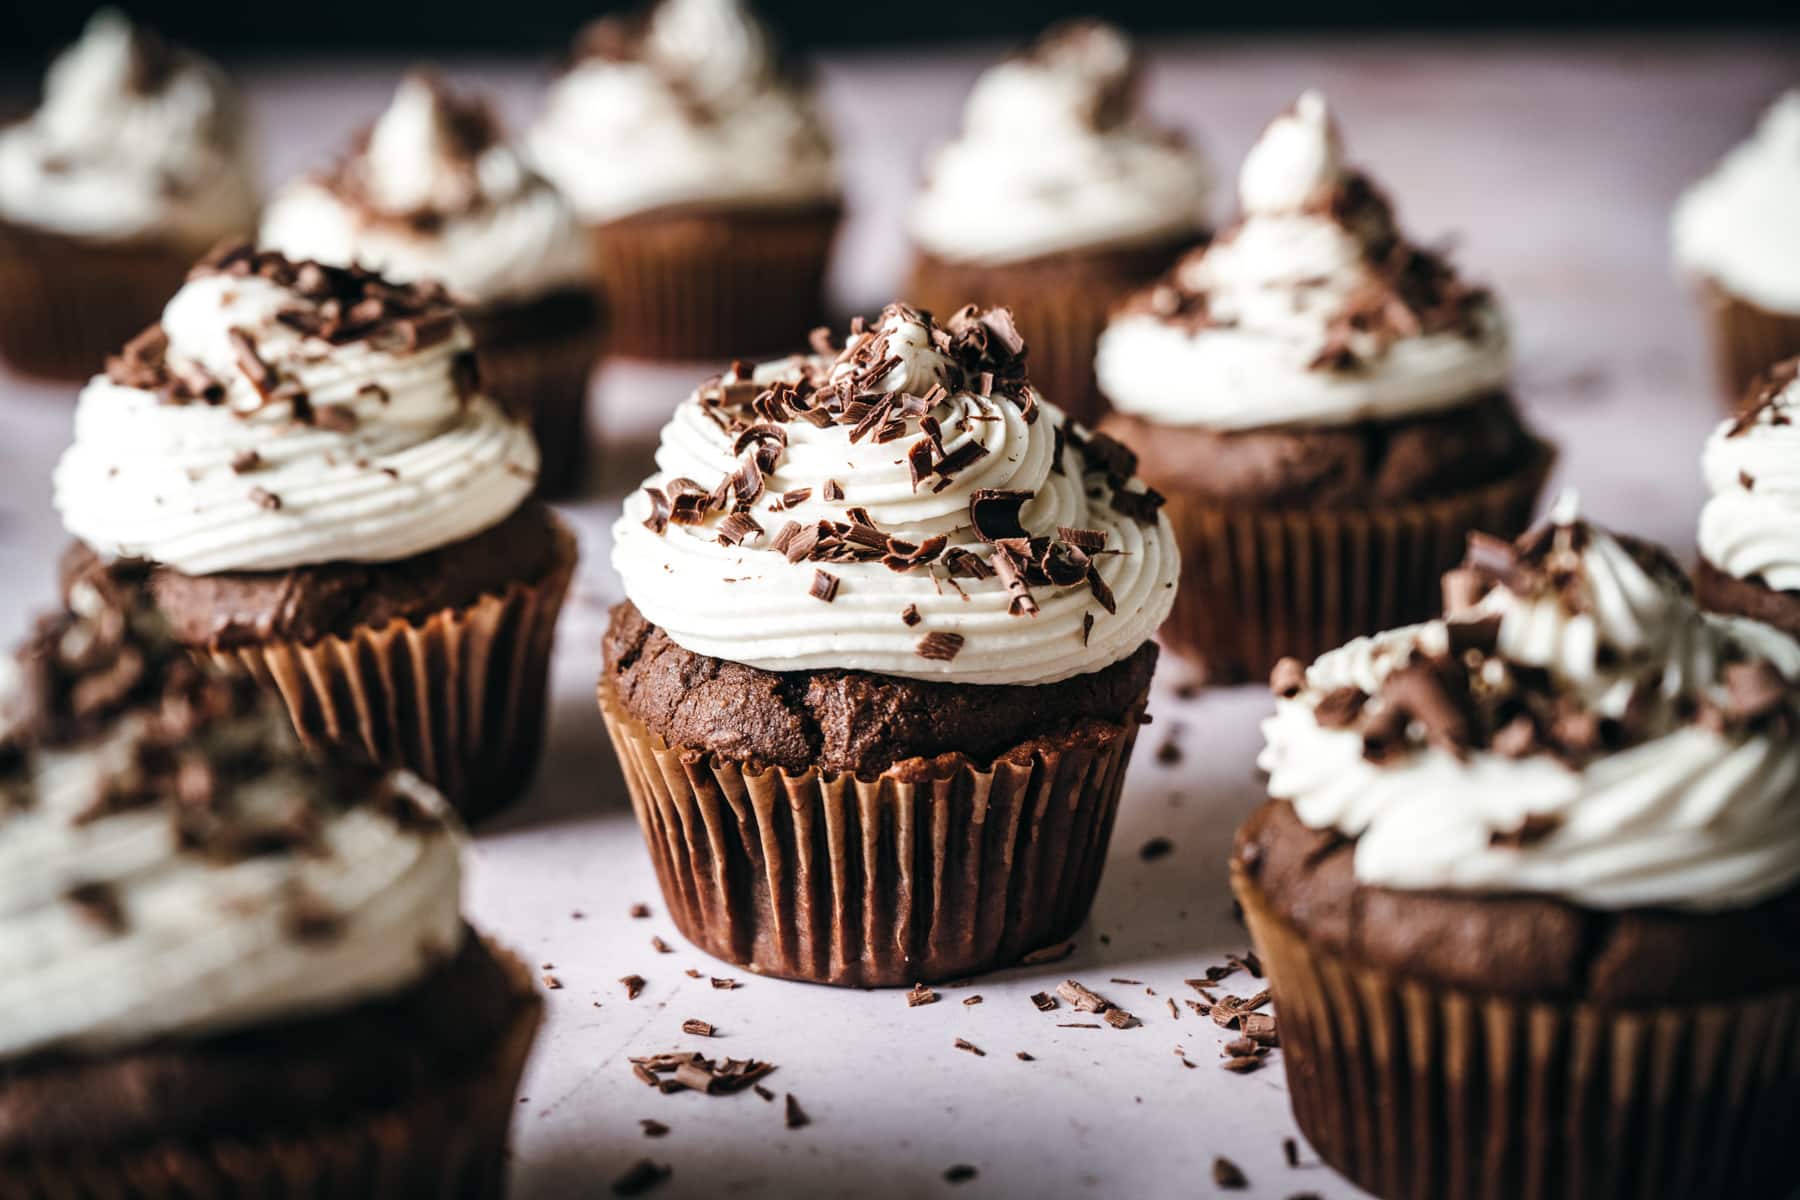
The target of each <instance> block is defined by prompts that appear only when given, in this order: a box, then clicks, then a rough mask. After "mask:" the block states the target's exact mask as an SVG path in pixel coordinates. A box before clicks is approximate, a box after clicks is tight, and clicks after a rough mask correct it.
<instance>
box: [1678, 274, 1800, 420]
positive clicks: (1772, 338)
mask: <svg viewBox="0 0 1800 1200" xmlns="http://www.w3.org/2000/svg"><path fill="white" fill-rule="evenodd" d="M1700 302H1701V305H1702V306H1703V307H1704V308H1705V310H1706V324H1707V333H1708V337H1709V340H1710V341H1711V344H1712V356H1713V369H1714V371H1715V373H1716V374H1717V376H1718V381H1719V393H1720V397H1721V399H1723V401H1724V402H1725V406H1726V407H1727V408H1728V409H1730V410H1732V411H1733V412H1735V411H1737V409H1738V408H1739V407H1740V406H1742V405H1743V404H1744V402H1745V399H1746V397H1747V395H1748V394H1749V391H1750V386H1751V385H1752V384H1753V383H1755V382H1756V380H1757V377H1758V376H1760V375H1761V374H1762V373H1763V372H1764V371H1767V370H1768V369H1769V368H1770V367H1772V366H1774V365H1775V364H1776V363H1778V362H1780V361H1782V360H1783V359H1788V358H1793V357H1794V356H1795V355H1800V313H1779V312H1771V311H1770V310H1768V309H1766V308H1761V307H1758V306H1757V305H1755V304H1751V303H1750V302H1749V301H1747V300H1740V299H1738V298H1737V297H1736V296H1733V295H1732V294H1731V293H1729V292H1727V291H1726V290H1725V289H1724V288H1722V287H1720V286H1719V285H1718V284H1717V283H1715V282H1713V281H1712V280H1703V281H1702V282H1701V284H1700Z"/></svg>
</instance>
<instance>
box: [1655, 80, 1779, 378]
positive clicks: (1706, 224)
mask: <svg viewBox="0 0 1800 1200" xmlns="http://www.w3.org/2000/svg"><path fill="white" fill-rule="evenodd" d="M1796 207H1800V88H1796V89H1794V90H1793V91H1790V92H1788V93H1787V94H1786V95H1784V96H1782V97H1781V98H1780V99H1778V100H1776V101H1775V103H1774V104H1773V105H1772V106H1771V107H1770V108H1769V111H1768V113H1767V114H1766V115H1765V116H1764V117H1763V119H1762V124H1761V125H1759V126H1758V127H1757V130H1756V134H1755V136H1753V137H1752V138H1750V140H1749V141H1747V142H1745V143H1744V144H1743V145H1741V146H1739V147H1737V148H1736V149H1735V150H1733V151H1731V153H1729V154H1727V155H1726V156H1725V158H1724V161H1722V162H1721V163H1719V165H1718V166H1717V167H1716V168H1714V169H1713V172H1712V174H1710V175H1708V176H1707V177H1706V178H1705V179H1702V180H1701V181H1700V182H1699V183H1696V184H1694V185H1693V186H1692V187H1690V188H1689V189H1688V190H1687V192H1686V193H1685V194H1683V195H1682V197H1681V203H1680V204H1679V205H1678V206H1677V208H1676V210H1675V258H1676V261H1677V263H1678V264H1679V266H1680V268H1681V270H1682V273H1683V274H1684V275H1686V276H1687V277H1688V279H1689V281H1690V282H1691V283H1692V284H1693V286H1694V288H1695V289H1696V291H1697V292H1698V293H1699V298H1700V302H1701V305H1702V307H1703V308H1704V309H1705V311H1706V323H1707V331H1708V334H1709V335H1710V338H1711V341H1712V349H1713V359H1714V363H1715V366H1716V369H1717V372H1718V377H1719V391H1720V394H1721V396H1722V397H1723V398H1724V400H1725V403H1726V404H1727V405H1729V406H1733V407H1735V406H1736V405H1737V404H1738V403H1739V402H1740V401H1741V400H1742V399H1743V398H1744V392H1745V389H1746V388H1748V387H1749V386H1750V384H1751V382H1752V381H1753V380H1755V379H1756V377H1757V376H1759V375H1761V374H1762V373H1763V371H1765V370H1767V369H1768V368H1769V367H1770V366H1771V365H1773V364H1774V363H1776V362H1778V361H1780V360H1781V359H1784V358H1790V357H1792V356H1793V355H1796V354H1800V223H1796V222H1795V220H1794V210H1795V209H1796Z"/></svg>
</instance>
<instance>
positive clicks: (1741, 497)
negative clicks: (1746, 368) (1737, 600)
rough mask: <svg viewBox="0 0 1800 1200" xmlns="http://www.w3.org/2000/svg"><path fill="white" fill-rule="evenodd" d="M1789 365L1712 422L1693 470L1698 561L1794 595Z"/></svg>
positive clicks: (1797, 570)
mask: <svg viewBox="0 0 1800 1200" xmlns="http://www.w3.org/2000/svg"><path fill="white" fill-rule="evenodd" d="M1792 367H1793V364H1789V369H1788V370H1787V371H1786V372H1784V377H1783V378H1780V379H1771V381H1770V382H1769V383H1768V384H1767V391H1768V395H1767V396H1766V398H1765V399H1763V401H1762V402H1761V403H1760V404H1757V405H1756V406H1754V407H1753V408H1751V409H1748V410H1746V412H1745V414H1744V415H1743V416H1741V417H1737V418H1733V419H1731V420H1726V421H1722V422H1720V424H1719V426H1718V428H1716V429H1714V430H1713V432H1712V436H1711V437H1709V438H1707V440H1706V449H1705V451H1704V452H1703V453H1702V455H1701V459H1700V466H1701V470H1702V472H1703V473H1704V474H1705V476H1706V486H1707V488H1708V489H1709V490H1710V491H1711V492H1712V497H1711V498H1710V499H1709V500H1707V502H1706V507H1704V508H1702V509H1701V510H1700V556H1701V557H1702V558H1704V559H1705V560H1706V561H1707V562H1709V563H1711V564H1712V565H1713V566H1714V567H1716V568H1718V569H1719V570H1721V571H1723V572H1724V573H1725V574H1727V575H1731V576H1734V577H1735V578H1738V579H1757V580H1761V581H1762V582H1763V583H1764V584H1766V585H1768V586H1769V587H1771V588H1774V589H1775V590H1776V591H1778V592H1792V591H1800V428H1797V427H1796V426H1795V425H1794V424H1793V422H1794V419H1795V415H1796V412H1800V379H1797V378H1795V376H1794V374H1793V370H1792Z"/></svg>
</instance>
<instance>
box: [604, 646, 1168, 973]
mask: <svg viewBox="0 0 1800 1200" xmlns="http://www.w3.org/2000/svg"><path fill="white" fill-rule="evenodd" d="M599 701H600V711H601V715H602V716H603V717H604V718H605V720H606V726H607V730H608V732H609V733H610V734H611V735H612V741H613V746H614V748H615V749H616V750H617V752H618V756H619V762H620V764H621V766H622V767H623V769H624V772H625V780H626V784H627V787H628V789H629V790H630V793H631V802H632V807H633V809H634V810H635V811H636V813H637V818H638V823H639V825H640V826H641V827H642V829H643V831H644V839H645V841H646V842H647V843H648V846H649V849H650V855H651V859H652V861H653V862H654V864H655V866H656V874H657V880H658V882H659V883H660V884H661V886H662V892H663V899H664V902H665V903H666V904H667V905H668V908H669V912H670V915H671V916H672V917H673V918H674V920H675V924H676V926H677V928H679V929H680V930H681V932H682V935H683V936H684V937H686V938H687V939H688V940H690V941H692V942H694V943H695V944H696V945H698V946H700V947H701V948H702V949H704V950H706V951H707V952H708V953H710V954H713V955H715V956H717V957H719V958H722V959H725V960H726V961H728V962H732V963H735V964H737V965H738V966H741V967H743V968H745V969H747V970H751V971H755V972H757V973H759V974H763V975H774V976H779V977H781V978H786V979H799V980H806V981H809V982H814V983H832V984H844V985H856V986H865V987H866V986H905V985H907V984H911V983H915V982H919V981H929V980H941V979H952V978H958V977H961V976H966V975H970V974H973V973H976V972H980V971H986V970H992V969H994V968H997V967H1002V966H1006V965H1008V964H1010V963H1014V962H1017V961H1018V960H1019V959H1020V958H1022V957H1023V956H1025V955H1026V954H1028V953H1030V952H1031V951H1032V950H1035V949H1038V948H1039V947H1042V946H1044V945H1048V944H1050V943H1053V942H1056V941H1058V940H1061V939H1063V938H1066V937H1068V936H1069V935H1070V934H1072V933H1073V932H1074V931H1075V930H1076V929H1077V928H1078V927H1079V926H1080V925H1081V923H1082V921H1084V920H1085V919H1086V917H1087V913H1088V909H1089V908H1090V907H1091V905H1092V904H1093V899H1094V893H1095V891H1096V890H1097V889H1098V887H1099V882H1100V872H1101V868H1102V867H1103V865H1104V863H1105V860H1106V847H1107V843H1108V841H1109V840H1110V839H1111V836H1112V826H1113V820H1114V817H1115V814H1116V813H1117V810H1118V803H1119V795H1120V792H1121V789H1122V785H1123V782H1124V777H1125V768H1126V764H1127V763H1128V761H1129V760H1130V757H1131V750H1132V746H1133V744H1134V743H1135V741H1136V739H1137V726H1138V722H1139V717H1140V714H1141V712H1142V701H1141V700H1140V701H1139V703H1138V705H1137V706H1136V708H1134V710H1133V711H1131V712H1129V713H1127V714H1126V715H1125V718H1124V719H1123V720H1122V721H1119V722H1117V723H1110V722H1104V721H1096V720H1090V721H1084V722H1081V723H1079V724H1077V725H1076V726H1075V727H1074V728H1072V729H1071V730H1069V731H1068V732H1066V733H1063V734H1059V735H1055V736H1050V737H1043V738H1037V739H1033V740H1030V741H1027V742H1024V743H1021V744H1020V745H1018V746H1016V747H1014V748H1013V749H1012V750H1010V751H1008V752H1007V753H1005V754H1002V755H999V756H997V757H996V758H995V759H994V761H992V762H991V763H988V764H986V765H985V766H981V765H977V764H975V763H972V762H970V761H969V760H968V759H967V758H965V757H964V756H962V755H957V754H946V755H940V756H939V757H937V758H935V759H910V760H907V761H904V762H900V763H897V764H895V765H894V766H893V767H890V768H889V769H888V770H886V771H883V772H881V773H880V774H879V775H877V776H874V777H873V778H866V779H865V778H858V777H856V776H855V775H852V774H848V773H844V772H833V771H823V770H820V769H818V768H812V769H808V770H805V771H800V772H788V771H782V770H779V769H774V768H759V767H756V766H752V765H746V764H743V763H738V762H733V761H730V760H728V759H725V758H723V757H721V756H719V755H716V754H710V753H707V752H705V751H701V750H696V749H691V748H686V747H682V746H671V745H669V744H668V743H667V742H665V741H664V740H663V739H662V738H660V737H659V736H657V735H656V734H655V733H654V732H653V731H651V730H650V729H649V728H648V727H646V726H645V725H644V723H643V722H641V721H640V720H638V719H637V718H636V717H634V716H633V715H632V714H630V713H629V712H627V711H626V710H625V708H624V707H623V705H622V704H620V703H619V701H618V698H617V696H616V695H615V694H614V690H613V687H612V684H611V682H610V680H608V679H603V680H602V681H601V684H600V688H599Z"/></svg>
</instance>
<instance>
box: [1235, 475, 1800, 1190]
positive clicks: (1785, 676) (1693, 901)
mask: <svg viewBox="0 0 1800 1200" xmlns="http://www.w3.org/2000/svg"><path fill="white" fill-rule="evenodd" d="M1445 585H1446V593H1447V598H1448V600H1449V607H1450V609H1451V612H1450V616H1449V617H1448V618H1447V619H1446V620H1444V621H1433V622H1430V623H1428V624H1424V625H1417V626H1412V627H1409V628H1403V629H1397V630H1393V631H1390V632H1387V633H1382V634H1378V635H1376V636H1375V637H1372V638H1364V639H1358V640H1356V641H1353V642H1351V643H1349V644H1348V645H1346V646H1344V647H1343V648H1341V649H1337V650H1333V651H1332V652H1330V653H1328V654H1326V655H1324V656H1323V657H1321V658H1320V659H1319V660H1318V661H1317V662H1315V663H1313V664H1312V666H1311V667H1310V668H1302V667H1301V665H1300V664H1299V663H1298V662H1296V661H1293V660H1289V661H1288V662H1286V663H1284V664H1283V665H1282V667H1280V668H1278V670H1277V672H1276V675H1275V678H1274V681H1273V682H1274V685H1275V688H1276V694H1277V696H1278V697H1279V699H1278V700H1277V702H1276V712H1275V715H1274V716H1273V717H1272V718H1270V719H1269V720H1268V721H1266V722H1265V723H1264V726H1263V732H1264V735H1265V737H1266V738H1267V742H1268V744H1267V747H1266V749H1265V750H1264V751H1263V754H1262V757H1261V759H1260V760H1259V762H1260V765H1261V766H1262V767H1263V769H1264V770H1266V771H1267V772H1268V773H1269V795H1270V797H1271V799H1270V800H1269V801H1268V803H1266V804H1265V805H1264V806H1263V807H1262V808H1260V809H1258V810H1257V811H1256V812H1255V813H1254V814H1252V816H1251V817H1250V819H1249V820H1248V821H1247V822H1246V823H1245V825H1244V826H1243V828H1242V829H1241V830H1239V832H1238V836H1237V848H1236V852H1235V855H1234V858H1233V863H1232V883H1233V886H1234V889H1235V891H1236V893H1237V896H1238V899H1239V901H1240V902H1241V904H1242V905H1243V909H1244V915H1245V917H1246V918H1247V919H1248V922H1249V925H1250V932H1251V936H1252V937H1253V938H1254V939H1255V942H1256V949H1257V953H1258V954H1259V955H1260V956H1261V958H1262V962H1263V964H1264V966H1265V968H1266V970H1267V971H1268V975H1269V983H1270V987H1271V988H1272V989H1273V991H1274V994H1275V1004H1276V1010H1277V1013H1278V1016H1279V1020H1280V1026H1281V1047H1282V1057H1283V1059H1284V1060H1285V1064H1286V1068H1287V1078H1288V1087H1289V1091H1290V1093H1291V1096H1292V1100H1293V1106H1294V1115H1295V1117H1296V1119H1297V1120H1298V1122H1299V1124H1300V1128H1301V1130H1302V1131H1303V1132H1304V1133H1305V1134H1306V1136H1307V1138H1308V1140H1309V1141H1311V1143H1312V1145H1313V1146H1314V1148H1316V1149H1317V1150H1318V1152H1319V1154H1320V1155H1321V1156H1322V1157H1323V1158H1324V1159H1325V1160H1326V1161H1327V1162H1329V1163H1330V1164H1331V1165H1332V1166H1334V1167H1336V1168H1337V1169H1338V1170H1340V1171H1342V1172H1344V1173H1345V1174H1346V1175H1348V1176H1349V1177H1350V1178H1351V1179H1353V1180H1354V1181H1355V1182H1356V1183H1357V1184H1358V1185H1359V1186H1361V1187H1364V1188H1367V1189H1368V1190H1369V1191H1371V1192H1373V1193H1375V1194H1376V1195H1380V1196H1432V1197H1441V1198H1443V1200H1460V1198H1463V1197H1477V1196H1482V1197H1485V1196H1543V1197H1557V1196H1566V1197H1583V1198H1598V1200H1608V1198H1612V1197H1620V1198H1623V1197H1644V1196H1670V1197H1674V1196H1693V1195H1709V1196H1786V1195H1791V1194H1792V1193H1793V1189H1794V1187H1795V1184H1796V1182H1800V1147H1797V1146H1796V1143H1795V1140H1794V1137H1793V1118H1794V1116H1795V1115H1796V1113H1800V1062H1797V1061H1796V1059H1795V1058H1794V1056H1793V1055H1791V1054H1788V1053H1785V1051H1779V1052H1778V1051H1775V1050H1774V1049H1773V1048H1775V1047H1788V1046H1792V1045H1793V1044H1794V1042H1795V1038H1796V1037H1797V1036H1800V741H1796V739H1795V733H1796V730H1800V707H1797V704H1796V691H1795V685H1794V682H1793V680H1794V677H1795V675H1796V673H1800V644H1796V643H1795V642H1794V641H1793V640H1792V639H1790V638H1788V637H1787V636H1786V635H1784V634H1781V633H1779V632H1777V631H1776V630H1773V629H1771V628H1769V627H1767V626H1765V625H1760V624H1757V623H1756V622H1752V621H1744V620H1739V619H1735V618H1726V617H1711V616H1703V615H1702V614H1700V613H1699V612H1698V611H1697V610H1696V608H1695V607H1694V603H1693V600H1692V599H1691V597H1690V596H1689V594H1688V591H1687V585H1686V582H1685V580H1684V578H1683V576H1682V573H1681V571H1680V569H1679V568H1678V567H1677V566H1676V565H1675V563H1674V562H1673V560H1671V559H1670V558H1669V557H1668V555H1667V554H1665V553H1663V552H1662V551H1660V550H1658V549H1656V548H1655V547H1651V546H1647V545H1645V544H1642V543H1639V542H1635V541H1633V540H1630V539H1627V538H1623V537H1615V536H1613V535H1611V534H1608V533H1607V532H1606V531H1604V530H1602V529H1598V528H1595V527H1594V526H1591V525H1589V524H1587V523H1585V522H1582V521H1580V520H1578V519H1577V518H1576V515H1575V513H1574V511H1573V506H1572V505H1564V506H1562V507H1561V508H1560V511H1559V512H1558V513H1557V514H1556V516H1555V518H1554V519H1553V521H1552V523H1551V524H1549V525H1547V526H1545V527H1543V528H1540V529H1538V530H1536V531H1534V532H1533V533H1531V534H1530V535H1529V536H1527V537H1526V538H1523V539H1521V540H1520V542H1519V543H1518V544H1517V545H1516V546H1514V545H1511V544H1508V543H1506V542H1502V541H1499V540H1498V539H1493V538H1483V539H1477V540H1475V541H1472V542H1471V544H1470V547H1469V558H1468V562H1467V564H1466V566H1465V568H1464V569H1462V570H1460V571H1457V572H1455V573H1454V574H1452V575H1451V576H1449V577H1447V578H1446V581H1445ZM1624 1146H1629V1147H1631V1150H1630V1153H1621V1152H1620V1147H1624Z"/></svg>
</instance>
